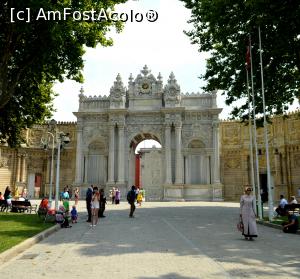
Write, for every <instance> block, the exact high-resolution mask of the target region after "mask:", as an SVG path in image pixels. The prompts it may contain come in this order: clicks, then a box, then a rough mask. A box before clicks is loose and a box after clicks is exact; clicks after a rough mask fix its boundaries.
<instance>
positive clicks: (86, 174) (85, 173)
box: [84, 152, 89, 184]
mask: <svg viewBox="0 0 300 279" xmlns="http://www.w3.org/2000/svg"><path fill="white" fill-rule="evenodd" d="M88 165H89V154H88V152H85V153H84V183H85V184H87V183H88Z"/></svg>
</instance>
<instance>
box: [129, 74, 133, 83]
mask: <svg viewBox="0 0 300 279" xmlns="http://www.w3.org/2000/svg"><path fill="white" fill-rule="evenodd" d="M132 81H133V76H132V73H130V76H129V83H132Z"/></svg>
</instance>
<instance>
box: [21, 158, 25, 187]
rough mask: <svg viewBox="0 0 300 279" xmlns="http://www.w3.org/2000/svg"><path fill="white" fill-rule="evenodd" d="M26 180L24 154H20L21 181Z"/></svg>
mask: <svg viewBox="0 0 300 279" xmlns="http://www.w3.org/2000/svg"><path fill="white" fill-rule="evenodd" d="M25 181H26V155H23V156H22V177H21V182H25Z"/></svg>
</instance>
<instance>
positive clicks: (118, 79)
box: [116, 73, 122, 83]
mask: <svg viewBox="0 0 300 279" xmlns="http://www.w3.org/2000/svg"><path fill="white" fill-rule="evenodd" d="M116 81H117V82H118V83H120V82H122V78H121V75H120V73H118V74H117V78H116Z"/></svg>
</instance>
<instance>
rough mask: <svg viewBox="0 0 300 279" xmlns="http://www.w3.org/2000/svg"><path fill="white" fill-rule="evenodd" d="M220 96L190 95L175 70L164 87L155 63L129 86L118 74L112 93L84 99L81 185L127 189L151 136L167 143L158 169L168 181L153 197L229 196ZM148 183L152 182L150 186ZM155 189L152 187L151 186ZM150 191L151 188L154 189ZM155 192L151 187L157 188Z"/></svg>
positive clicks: (78, 176)
mask: <svg viewBox="0 0 300 279" xmlns="http://www.w3.org/2000/svg"><path fill="white" fill-rule="evenodd" d="M220 112H221V109H219V108H217V105H216V93H215V92H212V93H209V94H199V93H197V94H194V93H193V94H182V93H181V91H180V86H179V85H178V83H177V81H176V79H175V76H174V74H173V73H171V74H170V77H169V79H168V81H167V84H166V85H165V86H163V81H162V76H161V75H160V74H159V75H158V77H157V78H155V77H154V76H153V75H152V74H151V72H150V70H148V68H147V66H145V67H144V68H143V70H142V71H141V74H139V75H138V76H137V77H136V78H135V79H134V78H133V77H132V75H130V77H129V82H128V88H125V87H124V85H123V82H122V80H121V77H120V75H119V74H118V75H117V78H116V81H115V82H114V85H113V86H112V87H111V89H110V95H109V96H108V97H107V96H103V97H102V96H99V97H97V96H94V97H87V96H85V95H84V94H83V90H81V93H80V95H79V110H78V112H75V113H74V114H75V115H76V117H77V156H76V181H75V184H76V185H77V186H87V185H88V184H96V185H101V187H104V188H105V189H106V190H109V189H110V188H111V187H119V188H120V189H121V192H122V193H125V192H126V191H127V189H128V188H129V186H131V184H134V178H135V172H136V169H135V154H134V149H135V146H136V145H137V144H138V143H139V142H141V141H142V140H144V139H155V140H157V141H158V142H159V143H161V145H162V149H161V151H160V155H158V156H157V157H156V158H157V162H156V163H157V164H156V163H155V162H154V163H155V165H157V166H158V165H159V166H161V167H160V168H156V170H157V171H158V172H159V173H157V176H158V177H159V179H158V180H157V181H161V183H160V185H155V189H148V190H150V191H148V193H149V195H147V198H149V199H151V198H152V199H159V200H170V199H172V200H175V199H186V200H216V199H219V200H221V199H223V194H222V185H221V183H220V175H219V174H220V167H219V131H218V130H219V129H218V126H219V120H218V115H219V113H220ZM145 183H146V184H147V182H145ZM143 186H144V187H145V188H147V185H143ZM149 187H150V186H149ZM149 187H148V188H149Z"/></svg>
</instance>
